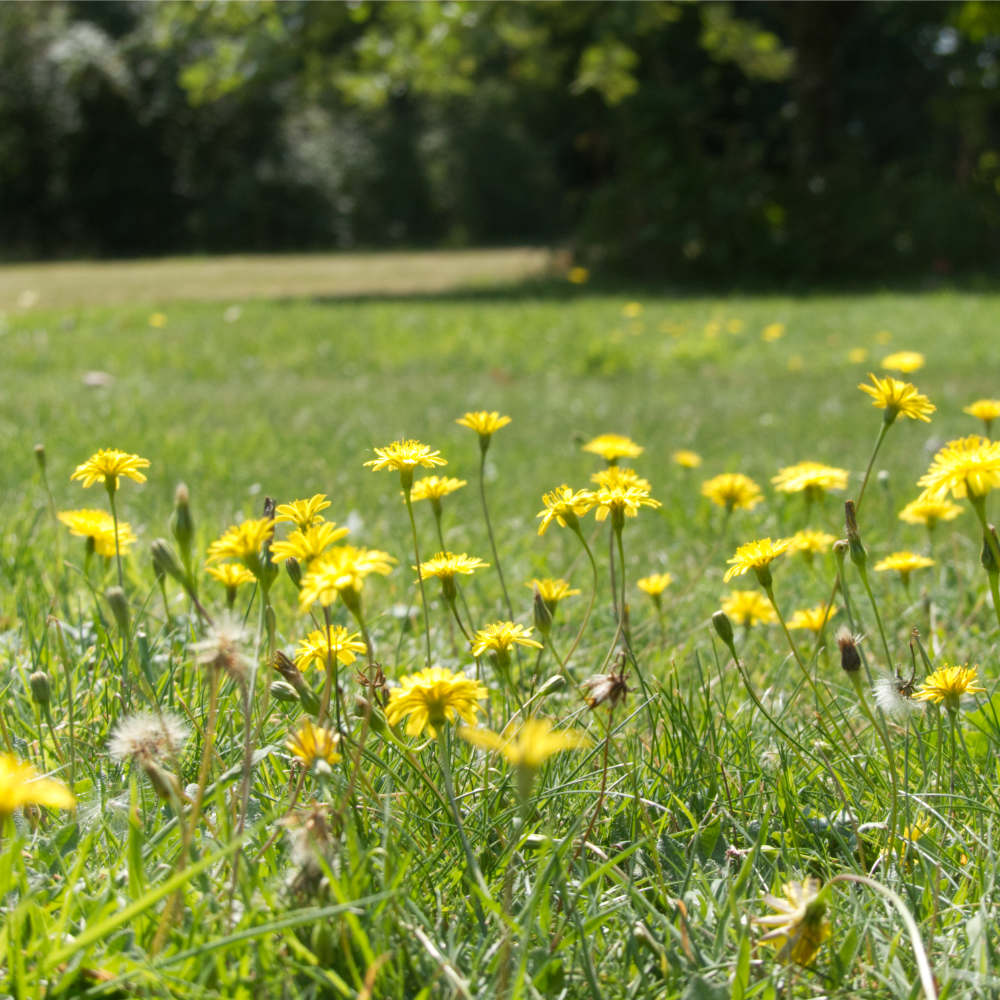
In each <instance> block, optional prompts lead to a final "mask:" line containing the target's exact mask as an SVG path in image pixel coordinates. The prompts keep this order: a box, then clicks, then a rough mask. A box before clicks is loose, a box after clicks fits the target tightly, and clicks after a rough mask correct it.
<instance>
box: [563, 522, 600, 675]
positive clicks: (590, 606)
mask: <svg viewBox="0 0 1000 1000" xmlns="http://www.w3.org/2000/svg"><path fill="white" fill-rule="evenodd" d="M573 534H575V535H576V537H577V538H579V539H580V544H581V545H582V546H583V550H584V552H586V553H587V558H588V559H589V560H590V570H591V575H592V578H593V579H592V581H591V587H590V601H589V602H588V603H587V610H586V611H585V612H584V613H583V621H582V622H581V623H580V628H579V630H578V631H577V633H576V638H574V639H573V644H572V645H571V646H570V647H569V652H567V653H566V656H565V657H564V658H563V660H562V664H561V665H562V669H563V670H565V671H566V672H567V673H569V661H570V659H572V656H573V654H574V653H575V652H576V647H577V646H579V645H580V640H581V639H582V638H583V634H584V632H586V630H587V624H588V623H589V622H590V615H591V612H593V610H594V602H595V601H596V600H597V577H598V570H597V560H596V559H595V558H594V553H593V551H591V548H590V546H589V545H588V544H587V539H586V538H584V537H583V532H582V531H581V530H580V528H579V526H577V527H575V528H574V529H573Z"/></svg>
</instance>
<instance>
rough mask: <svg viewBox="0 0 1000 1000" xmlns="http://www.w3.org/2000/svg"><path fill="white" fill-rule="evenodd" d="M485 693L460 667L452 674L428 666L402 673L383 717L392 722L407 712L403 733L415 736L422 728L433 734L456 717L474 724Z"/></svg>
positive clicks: (403, 716) (401, 717) (441, 668)
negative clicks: (415, 671) (414, 671)
mask: <svg viewBox="0 0 1000 1000" xmlns="http://www.w3.org/2000/svg"><path fill="white" fill-rule="evenodd" d="M488 694H489V692H488V691H487V690H486V688H485V687H483V685H482V684H480V683H479V682H478V681H474V680H471V679H470V678H468V677H466V676H465V672H464V671H459V672H458V673H457V674H454V673H452V672H451V671H450V670H446V669H445V668H444V667H429V668H428V669H427V670H419V671H417V673H415V674H410V675H409V676H407V677H404V678H403V679H402V680H401V681H400V682H399V687H398V688H393V689H392V691H391V692H390V694H389V704H388V705H386V709H385V717H386V719H387V720H388V722H389V725H391V726H394V725H396V723H398V722H399V721H400V720H401V719H403V718H406V717H407V716H409V719H408V721H407V723H406V735H407V736H419V735H420V734H421V733H422V732H423V731H424V730H425V729H429V730H430V732H431V735H432V736H437V734H438V732H439V730H440V729H441V727H442V726H443V725H444V724H445V723H446V722H452V721H454V719H455V718H456V717H458V718H460V719H461V720H462V721H463V722H466V723H468V724H469V725H470V726H474V725H475V723H476V712H478V711H479V705H478V704H477V703H478V702H479V701H481V700H482V699H483V698H485V697H486V696H487V695H488Z"/></svg>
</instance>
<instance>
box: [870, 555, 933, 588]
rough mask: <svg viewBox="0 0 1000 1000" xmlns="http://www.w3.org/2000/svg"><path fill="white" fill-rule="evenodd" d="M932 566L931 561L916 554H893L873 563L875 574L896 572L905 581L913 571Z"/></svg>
mask: <svg viewBox="0 0 1000 1000" xmlns="http://www.w3.org/2000/svg"><path fill="white" fill-rule="evenodd" d="M933 565H934V560H933V559H928V558H927V556H921V555H918V554H917V553H916V552H893V553H892V554H891V555H888V556H886V557H885V558H884V559H880V560H879V561H878V562H877V563H875V572H876V573H885V572H888V571H890V570H896V572H897V573H899V575H900V576H901V577H902V578H903V580H904V581H906V580H908V579H909V576H910V574H911V573H912V572H913V571H914V570H915V569H926V568H927V567H928V566H933Z"/></svg>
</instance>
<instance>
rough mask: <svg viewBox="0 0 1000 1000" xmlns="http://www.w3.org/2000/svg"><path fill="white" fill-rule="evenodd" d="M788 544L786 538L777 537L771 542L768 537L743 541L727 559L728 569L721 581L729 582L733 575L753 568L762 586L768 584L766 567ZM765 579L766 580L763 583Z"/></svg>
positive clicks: (768, 575) (739, 574) (768, 576)
mask: <svg viewBox="0 0 1000 1000" xmlns="http://www.w3.org/2000/svg"><path fill="white" fill-rule="evenodd" d="M789 544H790V543H789V541H788V539H787V538H779V539H778V540H777V541H775V542H772V541H771V539H770V538H761V539H758V540H757V541H755V542H745V543H744V544H743V545H741V546H740V547H739V548H738V549H737V550H736V552H735V554H734V555H733V557H732V559H729V560H727V562H728V563H729V569H727V570H726V575H725V576H724V577H723V578H722V579H723V581H724V582H725V583H729V581H730V580H731V579H732V578H733V577H734V576H742V575H743V574H744V573H746V572H748V571H749V570H753V571H754V572H755V573H756V574H757V578H758V579H759V580H760V581H761V585H762V586H770V570H769V569H768V567H769V566H770V565H771V563H772V562H774V560H775V559H777V558H778V556H780V555H781V553H782V552H785V551H786V550H787V549H788V547H789ZM762 574H763V576H762ZM765 580H767V581H768V582H767V583H764V581H765Z"/></svg>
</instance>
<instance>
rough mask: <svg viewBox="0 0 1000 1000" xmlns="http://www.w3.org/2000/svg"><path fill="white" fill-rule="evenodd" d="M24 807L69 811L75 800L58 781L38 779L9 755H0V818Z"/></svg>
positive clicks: (35, 773) (39, 777)
mask: <svg viewBox="0 0 1000 1000" xmlns="http://www.w3.org/2000/svg"><path fill="white" fill-rule="evenodd" d="M25 805H36V806H50V807H51V808H52V809H72V808H73V807H74V806H75V805H76V798H75V797H74V796H73V793H72V792H71V791H70V790H69V789H68V788H67V787H66V786H65V785H64V784H63V783H62V782H61V781H56V780H55V779H54V778H43V777H41V776H40V775H39V774H38V772H37V771H36V770H35V769H34V768H33V767H32V766H31V765H30V764H25V763H23V762H21V761H19V760H18V759H17V758H16V757H14V756H13V755H12V754H9V753H4V754H0V819H2V818H5V817H7V816H10V815H12V814H13V812H14V810H15V809H20V807H21V806H25Z"/></svg>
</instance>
